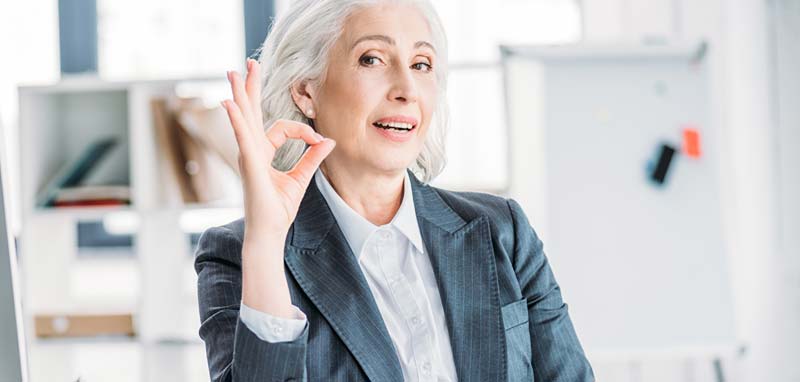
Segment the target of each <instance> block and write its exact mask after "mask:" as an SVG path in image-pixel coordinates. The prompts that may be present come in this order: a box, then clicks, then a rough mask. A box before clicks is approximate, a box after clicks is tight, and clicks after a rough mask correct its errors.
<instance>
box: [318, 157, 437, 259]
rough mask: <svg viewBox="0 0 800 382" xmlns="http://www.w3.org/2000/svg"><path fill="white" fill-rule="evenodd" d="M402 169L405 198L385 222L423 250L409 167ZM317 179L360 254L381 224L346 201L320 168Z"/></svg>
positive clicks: (351, 245)
mask: <svg viewBox="0 0 800 382" xmlns="http://www.w3.org/2000/svg"><path fill="white" fill-rule="evenodd" d="M403 173H404V177H403V200H402V201H401V202H400V208H399V209H398V210H397V213H396V214H395V216H394V217H393V218H392V221H391V222H389V223H388V224H386V225H385V226H390V225H391V226H393V227H395V228H397V229H398V230H399V231H400V232H401V233H403V235H405V237H406V238H407V239H408V240H409V241H410V242H411V243H412V244H413V245H414V247H416V248H417V250H418V251H420V253H424V252H425V251H424V250H423V246H422V236H421V235H420V232H419V224H418V223H417V214H416V210H415V208H414V198H413V194H412V189H411V180H410V179H409V178H408V171H403ZM314 182H315V183H316V185H317V188H318V189H319V191H320V193H322V196H323V197H324V198H325V201H326V202H327V203H328V206H329V207H330V209H331V212H332V213H333V216H334V218H335V219H336V221H337V222H338V223H339V227H340V228H341V230H342V233H344V236H345V238H346V239H347V242H348V244H350V248H351V249H352V250H353V253H354V254H355V255H356V257H360V255H361V248H362V247H363V246H364V242H366V241H367V238H369V235H371V234H372V232H374V231H376V230H377V229H378V228H380V227H378V226H376V225H374V224H372V223H371V222H370V221H369V220H367V219H365V218H364V217H363V216H361V215H359V214H358V213H357V212H356V211H355V210H353V209H352V208H351V207H350V206H349V205H347V203H345V201H344V200H343V199H342V198H341V196H339V194H337V193H336V190H334V189H333V186H331V184H330V182H328V179H327V178H326V177H325V175H324V174H322V171H321V170H320V169H319V168H317V171H316V172H315V173H314Z"/></svg>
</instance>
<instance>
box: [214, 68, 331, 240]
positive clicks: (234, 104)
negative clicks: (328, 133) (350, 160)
mask: <svg viewBox="0 0 800 382" xmlns="http://www.w3.org/2000/svg"><path fill="white" fill-rule="evenodd" d="M228 81H229V82H230V84H231V90H233V101H231V100H225V101H223V102H222V105H223V107H225V110H226V111H227V112H228V117H229V118H230V121H231V125H233V131H234V134H235V135H236V142H237V144H238V145H239V170H240V173H241V176H242V185H243V190H244V209H245V222H246V225H245V240H246V241H247V239H248V237H250V238H251V239H254V240H256V241H260V240H259V239H257V238H262V239H263V238H268V239H279V240H281V244H282V241H283V239H284V238H285V237H286V233H287V232H288V230H289V226H291V224H292V222H293V221H294V219H295V217H296V216H297V210H298V209H299V207H300V201H301V200H302V199H303V195H304V194H305V191H306V188H307V187H308V184H309V183H310V182H311V179H312V177H313V174H314V171H316V169H317V168H318V167H319V165H320V163H322V160H323V159H325V157H326V156H328V154H330V152H331V151H332V150H333V148H334V146H335V145H336V142H334V141H333V140H331V139H328V138H323V137H322V136H321V135H319V134H317V133H316V132H314V130H313V129H312V128H311V126H308V125H306V124H303V123H300V122H295V121H289V120H278V121H276V122H275V123H274V124H272V126H270V127H269V129H267V131H266V133H265V132H264V129H263V119H262V117H263V116H262V112H261V75H260V70H259V64H258V62H256V61H255V60H252V59H248V60H247V78H246V80H244V81H243V80H242V78H241V76H240V75H239V73H237V72H233V71H231V72H228ZM287 91H288V90H287ZM288 138H297V139H302V140H304V141H305V142H306V143H308V144H309V145H311V147H310V148H309V149H308V150H307V151H306V152H305V154H303V157H302V158H301V159H300V161H299V162H298V163H297V165H295V167H294V168H293V169H292V170H290V171H288V172H282V171H278V170H276V169H274V168H273V167H272V159H273V157H274V156H275V152H276V151H277V150H278V148H279V147H281V146H282V145H283V144H284V143H285V142H286V140H287V139H288Z"/></svg>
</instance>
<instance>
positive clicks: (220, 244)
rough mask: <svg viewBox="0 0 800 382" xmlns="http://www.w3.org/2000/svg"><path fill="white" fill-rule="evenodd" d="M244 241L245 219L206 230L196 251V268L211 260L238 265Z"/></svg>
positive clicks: (198, 242)
mask: <svg viewBox="0 0 800 382" xmlns="http://www.w3.org/2000/svg"><path fill="white" fill-rule="evenodd" d="M243 241H244V218H240V219H237V220H234V221H232V222H229V223H227V224H223V225H219V226H214V227H210V228H208V229H206V230H205V231H203V233H202V234H201V235H200V239H199V240H198V241H197V247H196V249H195V266H197V264H200V263H202V262H204V261H209V260H215V261H216V260H225V261H228V262H231V263H234V264H238V263H239V262H240V261H241V260H240V259H241V248H242V242H243Z"/></svg>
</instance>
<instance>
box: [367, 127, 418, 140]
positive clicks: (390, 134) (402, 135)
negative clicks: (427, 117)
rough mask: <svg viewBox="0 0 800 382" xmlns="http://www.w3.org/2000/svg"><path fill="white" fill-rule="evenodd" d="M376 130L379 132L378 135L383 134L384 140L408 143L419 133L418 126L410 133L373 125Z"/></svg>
mask: <svg viewBox="0 0 800 382" xmlns="http://www.w3.org/2000/svg"><path fill="white" fill-rule="evenodd" d="M372 127H373V128H374V129H375V130H378V133H380V134H381V136H383V137H384V138H386V139H388V140H390V141H393V142H406V141H408V140H409V139H411V138H412V137H413V136H414V135H415V134H416V132H417V126H414V127H413V128H412V129H411V130H408V131H399V130H396V129H384V128H381V127H378V126H375V125H372Z"/></svg>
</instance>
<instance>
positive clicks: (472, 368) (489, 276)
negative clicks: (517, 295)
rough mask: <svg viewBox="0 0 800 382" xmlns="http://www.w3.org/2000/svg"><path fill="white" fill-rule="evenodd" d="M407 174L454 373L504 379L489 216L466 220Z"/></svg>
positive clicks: (461, 377)
mask: <svg viewBox="0 0 800 382" xmlns="http://www.w3.org/2000/svg"><path fill="white" fill-rule="evenodd" d="M409 176H410V178H411V185H412V190H413V193H414V206H415V209H416V212H417V221H418V223H419V228H420V232H421V234H422V240H423V242H424V243H425V248H426V249H427V251H428V256H429V258H430V261H431V265H432V266H433V271H434V274H435V276H436V281H437V283H438V287H439V294H440V296H441V299H442V306H443V307H444V313H445V317H446V320H447V326H448V330H449V335H450V345H451V347H452V350H453V360H454V361H455V366H456V370H457V373H458V379H459V381H505V380H506V346H505V330H504V328H503V322H502V317H501V311H500V301H499V300H500V297H499V293H500V292H499V286H498V281H497V273H496V269H495V268H496V266H495V261H494V251H493V250H492V241H491V233H490V227H489V221H488V217H486V216H478V217H475V218H473V219H472V220H470V221H464V219H463V218H462V217H461V216H460V215H458V214H457V213H456V212H455V211H453V210H452V209H451V208H450V206H448V205H447V204H446V203H445V202H444V200H442V198H441V196H439V194H438V193H437V192H436V190H434V189H433V188H431V187H429V186H427V185H425V184H422V183H421V182H420V181H419V180H417V179H416V178H415V177H414V175H413V174H409Z"/></svg>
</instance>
